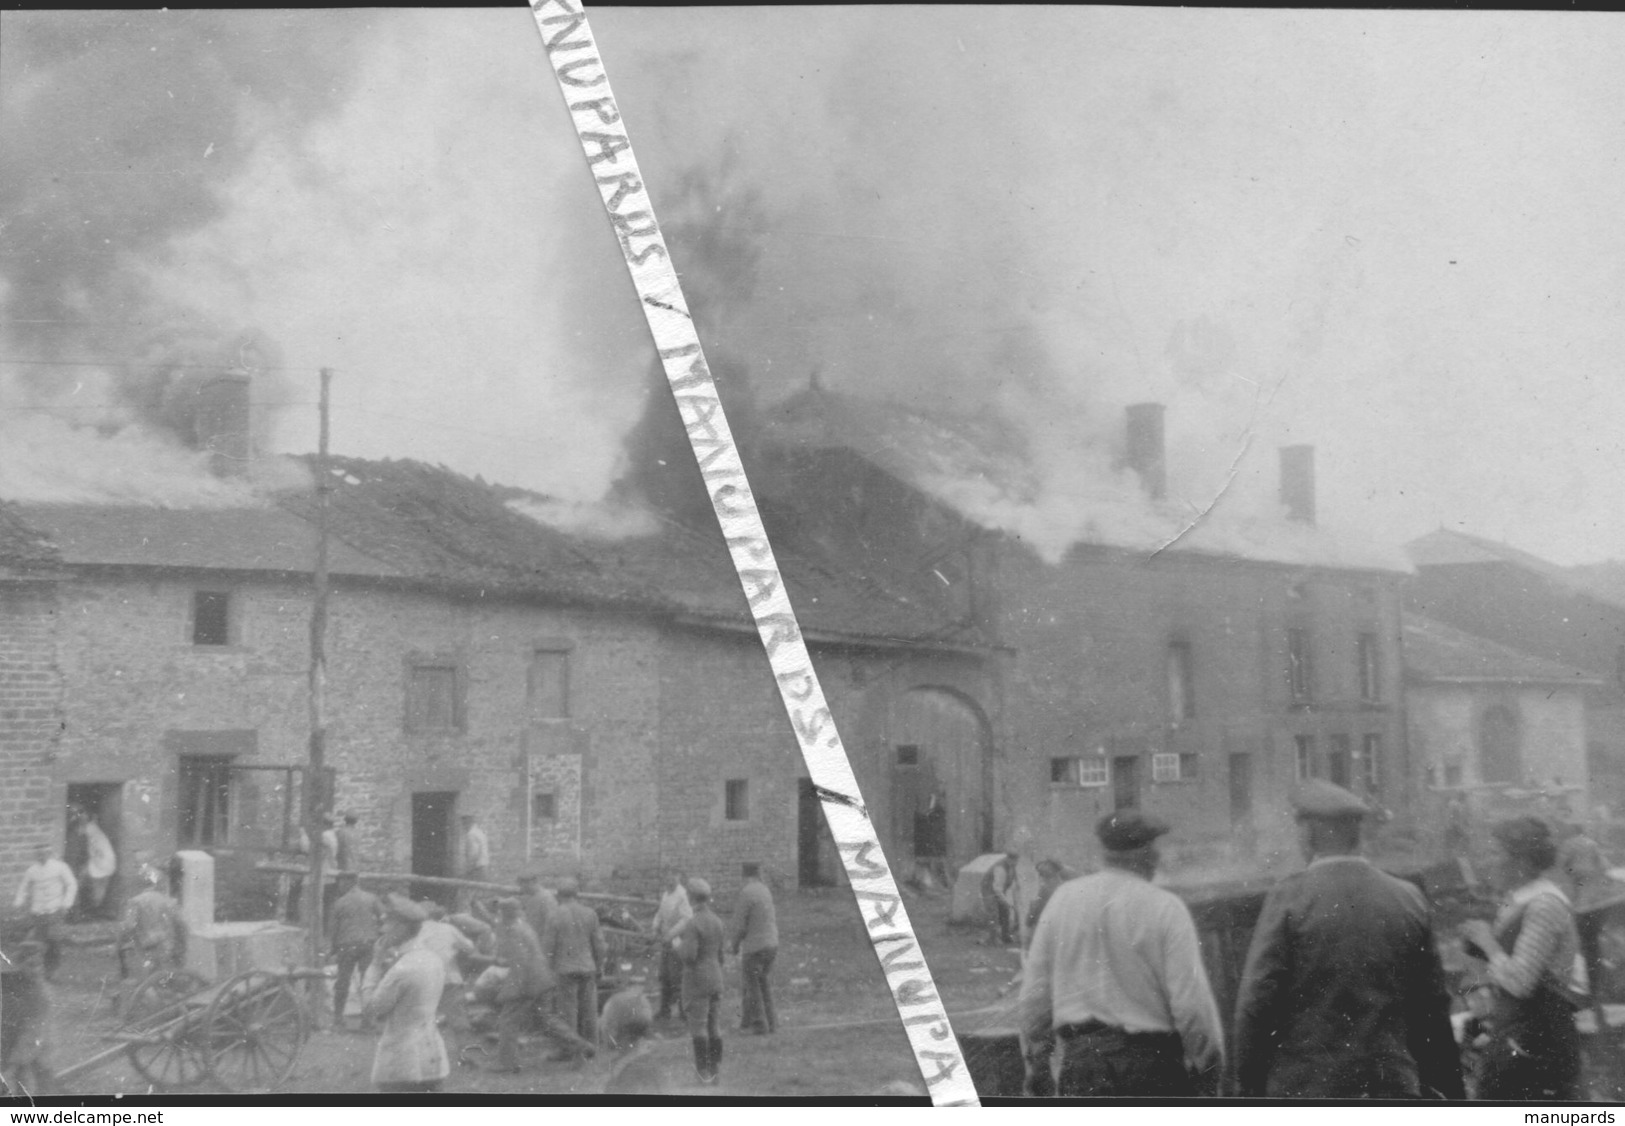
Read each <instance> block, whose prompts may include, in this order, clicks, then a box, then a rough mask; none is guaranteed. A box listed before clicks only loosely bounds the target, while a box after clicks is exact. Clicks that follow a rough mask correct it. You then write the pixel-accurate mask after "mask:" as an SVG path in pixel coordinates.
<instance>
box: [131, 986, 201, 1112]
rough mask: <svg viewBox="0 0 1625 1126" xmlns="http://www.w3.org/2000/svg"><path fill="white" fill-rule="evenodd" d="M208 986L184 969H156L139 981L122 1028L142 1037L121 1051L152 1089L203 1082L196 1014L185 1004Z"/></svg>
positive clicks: (186, 1085)
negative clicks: (191, 1012)
mask: <svg viewBox="0 0 1625 1126" xmlns="http://www.w3.org/2000/svg"><path fill="white" fill-rule="evenodd" d="M206 988H208V982H206V981H204V980H203V979H202V978H201V977H199V976H198V975H197V974H195V973H192V972H190V971H188V970H158V971H156V972H154V973H150V974H148V975H147V976H146V977H144V978H142V979H141V984H140V985H138V986H136V987H135V992H133V993H131V994H130V997H129V999H128V1000H127V1001H126V1002H125V1003H124V1024H123V1026H122V1030H123V1031H124V1032H128V1033H131V1034H134V1035H139V1036H143V1037H145V1038H146V1039H144V1040H142V1041H136V1042H131V1043H130V1044H129V1045H128V1046H126V1047H125V1049H124V1054H125V1055H126V1056H128V1057H129V1060H130V1063H131V1064H132V1065H133V1066H134V1067H135V1069H136V1070H137V1071H139V1072H140V1073H141V1076H142V1078H143V1079H145V1080H146V1081H147V1082H148V1083H151V1084H152V1085H153V1086H154V1087H163V1088H168V1089H174V1088H177V1087H190V1086H193V1085H195V1084H197V1083H201V1082H202V1081H203V1077H204V1076H205V1075H207V1074H208V1066H207V1064H206V1063H205V1061H204V1058H203V1054H202V1053H201V1051H199V1049H198V1045H197V1043H196V1039H195V1031H196V1030H195V1022H196V1017H195V1016H188V1015H187V1014H188V1012H189V1010H190V1008H191V1007H190V1006H188V1005H187V1004H186V1002H187V1000H188V999H189V998H191V997H192V996H194V995H195V994H197V993H199V992H200V991H202V990H204V989H206Z"/></svg>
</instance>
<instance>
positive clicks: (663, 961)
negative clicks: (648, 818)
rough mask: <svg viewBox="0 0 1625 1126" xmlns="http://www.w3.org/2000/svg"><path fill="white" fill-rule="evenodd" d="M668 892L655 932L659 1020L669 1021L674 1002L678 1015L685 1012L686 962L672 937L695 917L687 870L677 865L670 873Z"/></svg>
mask: <svg viewBox="0 0 1625 1126" xmlns="http://www.w3.org/2000/svg"><path fill="white" fill-rule="evenodd" d="M666 881H667V882H666V891H665V893H664V894H663V895H661V897H660V909H659V910H658V911H656V912H655V917H654V924H653V925H654V932H655V935H656V936H657V937H658V938H659V939H660V951H661V953H660V1011H659V1012H658V1013H656V1014H655V1019H656V1020H668V1019H670V1017H671V1009H672V1005H673V1004H675V1005H676V1006H677V1015H678V1016H682V1015H683V962H682V959H680V958H678V956H677V951H675V950H673V949H672V948H671V940H672V939H674V938H676V937H677V933H678V932H679V931H680V930H682V929H683V924H685V923H687V922H688V921H689V920H690V919H692V918H693V917H694V907H693V905H691V904H690V903H689V901H688V889H687V888H686V887H684V886H683V873H682V872H681V871H680V870H678V869H676V868H673V869H671V870H670V871H668V872H667V873H666Z"/></svg>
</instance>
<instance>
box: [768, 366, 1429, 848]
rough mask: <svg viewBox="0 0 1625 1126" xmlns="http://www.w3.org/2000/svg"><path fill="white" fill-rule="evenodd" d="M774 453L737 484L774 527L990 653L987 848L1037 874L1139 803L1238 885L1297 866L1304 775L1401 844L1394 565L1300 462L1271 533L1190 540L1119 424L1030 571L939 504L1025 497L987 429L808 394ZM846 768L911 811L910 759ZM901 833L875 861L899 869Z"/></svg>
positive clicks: (1141, 432) (999, 537)
mask: <svg viewBox="0 0 1625 1126" xmlns="http://www.w3.org/2000/svg"><path fill="white" fill-rule="evenodd" d="M770 434H771V436H772V441H773V443H774V447H773V448H772V450H771V451H768V452H763V453H759V455H758V456H759V461H758V463H757V464H756V465H754V466H752V467H751V468H752V472H753V475H754V478H755V480H756V481H757V482H758V483H757V484H756V486H755V487H756V490H757V492H758V494H765V495H768V496H772V497H776V498H784V497H790V496H795V497H797V498H798V504H799V508H798V509H797V511H796V519H795V521H794V522H793V523H794V526H798V527H802V528H804V529H806V530H807V531H808V533H809V534H812V535H818V536H823V537H825V538H826V539H829V540H835V539H837V538H839V539H841V540H842V541H843V542H846V543H848V544H849V545H850V547H849V549H848V550H849V552H850V554H851V557H852V558H853V559H854V560H862V561H863V562H864V563H865V564H878V563H881V562H884V564H885V565H887V566H888V567H892V568H901V569H903V570H905V571H911V572H913V573H915V574H918V575H923V576H927V577H934V578H935V579H936V580H937V581H938V582H939V583H940V584H941V586H942V587H943V589H944V591H945V593H947V594H948V595H949V596H950V597H952V598H953V599H954V600H955V607H956V611H957V617H958V619H959V620H960V621H961V622H962V623H963V624H964V628H966V629H974V630H976V631H977V632H978V633H979V634H981V635H984V636H986V637H987V638H988V639H989V640H990V641H991V642H992V643H993V644H994V645H995V646H997V648H998V651H999V653H1000V657H999V673H1000V675H999V678H998V686H997V695H996V697H995V698H994V699H992V700H991V701H990V702H988V703H987V704H986V705H977V704H975V702H974V701H966V702H965V703H966V711H967V713H969V715H968V718H967V720H966V723H967V725H970V724H972V723H973V724H974V725H975V726H976V727H977V728H979V730H980V734H979V736H978V738H979V740H980V742H981V743H982V745H983V747H984V748H985V750H984V754H985V773H984V777H985V779H986V786H987V793H988V795H989V813H990V815H991V817H992V826H991V832H990V834H989V835H988V836H987V837H985V838H984V839H985V840H986V841H987V843H989V844H991V845H997V846H999V847H1002V846H1003V845H1004V844H1005V842H1006V841H1007V840H1009V839H1011V838H1012V837H1013V836H1014V835H1016V834H1017V833H1018V832H1020V831H1022V830H1025V831H1026V833H1028V834H1031V836H1032V838H1033V848H1034V851H1035V853H1036V854H1037V855H1046V854H1050V855H1055V856H1057V857H1060V858H1061V859H1064V860H1068V861H1071V862H1074V863H1088V862H1089V861H1090V860H1091V859H1092V857H1093V853H1094V851H1095V847H1096V846H1095V842H1094V838H1093V833H1092V827H1093V825H1094V823H1095V821H1096V820H1097V819H1098V817H1100V816H1101V815H1103V814H1104V813H1106V812H1108V811H1110V810H1112V809H1114V808H1122V807H1125V806H1135V807H1141V808H1145V809H1147V810H1151V811H1154V812H1156V813H1159V814H1162V815H1164V816H1167V817H1168V818H1170V819H1171V820H1172V822H1173V823H1174V824H1175V826H1176V829H1175V832H1174V834H1173V836H1172V837H1170V838H1169V845H1168V848H1167V849H1166V850H1165V851H1168V852H1170V853H1172V854H1173V856H1172V859H1173V860H1174V862H1175V864H1176V866H1178V867H1182V868H1184V869H1185V871H1186V872H1187V873H1189V874H1191V875H1192V876H1193V877H1194V878H1200V876H1201V874H1202V873H1203V872H1204V871H1205V872H1210V873H1212V874H1214V875H1221V874H1224V872H1225V871H1226V870H1227V869H1234V870H1240V871H1251V870H1255V869H1256V867H1257V866H1258V864H1259V863H1260V862H1267V861H1268V860H1270V859H1271V858H1273V857H1277V856H1283V857H1284V856H1285V855H1286V854H1287V853H1288V852H1289V851H1290V850H1292V849H1294V848H1295V844H1294V842H1295V830H1294V828H1293V826H1292V824H1291V821H1290V815H1289V812H1288V800H1289V794H1290V791H1291V790H1292V788H1293V787H1294V786H1295V785H1296V784H1297V782H1298V781H1299V780H1300V779H1302V778H1304V777H1308V776H1318V777H1326V778H1330V779H1332V780H1334V781H1337V782H1339V783H1341V784H1344V785H1347V786H1350V787H1352V788H1354V789H1356V790H1360V791H1363V792H1366V793H1368V794H1370V795H1371V796H1372V798H1373V799H1374V800H1376V801H1378V802H1380V803H1381V804H1383V805H1384V806H1386V807H1389V808H1391V809H1392V810H1393V811H1394V812H1395V813H1396V815H1397V818H1398V820H1397V822H1396V826H1395V831H1396V832H1397V831H1400V830H1403V829H1404V828H1405V827H1406V826H1408V825H1409V818H1410V815H1411V813H1412V810H1411V805H1410V796H1411V788H1410V786H1409V780H1410V778H1411V769H1410V765H1409V763H1408V760H1407V755H1406V746H1405V732H1404V727H1403V722H1402V706H1401V705H1402V700H1401V693H1402V687H1403V682H1402V679H1401V664H1402V654H1401V650H1400V588H1401V584H1402V582H1403V581H1404V579H1405V578H1406V573H1407V571H1408V566H1407V564H1406V562H1405V560H1404V559H1403V557H1402V556H1400V555H1399V554H1398V553H1397V552H1390V551H1386V550H1382V549H1379V548H1373V547H1370V546H1367V545H1359V544H1353V543H1351V542H1349V541H1348V540H1346V539H1341V540H1340V539H1339V538H1338V537H1336V536H1334V535H1333V534H1332V533H1330V532H1329V531H1326V530H1324V529H1321V528H1319V527H1317V526H1316V524H1315V522H1314V511H1313V509H1314V486H1313V461H1312V453H1311V452H1310V451H1309V450H1308V448H1307V447H1291V448H1289V449H1288V450H1286V451H1283V458H1282V466H1283V482H1282V484H1283V494H1282V495H1283V499H1284V501H1285V506H1286V511H1285V512H1284V514H1283V515H1282V516H1280V517H1277V518H1273V519H1269V518H1266V519H1263V520H1255V521H1252V522H1247V521H1236V520H1231V521H1228V522H1226V521H1220V520H1215V521H1213V522H1210V523H1201V522H1198V524H1199V526H1196V527H1193V528H1189V529H1186V525H1187V524H1190V523H1191V522H1190V521H1189V520H1188V519H1186V518H1185V513H1184V510H1182V509H1175V508H1173V507H1172V506H1170V505H1169V504H1168V502H1167V501H1166V500H1165V498H1164V497H1163V495H1162V493H1163V476H1164V458H1165V451H1164V449H1163V437H1162V411H1161V408H1160V407H1157V406H1155V405H1152V404H1147V405H1142V406H1138V407H1131V408H1130V410H1129V425H1128V427H1127V430H1126V432H1125V434H1124V441H1123V442H1122V444H1121V446H1120V451H1119V457H1120V459H1121V461H1122V463H1123V468H1124V470H1125V471H1126V472H1125V473H1123V474H1119V478H1120V479H1123V480H1127V481H1128V482H1129V488H1128V489H1126V490H1125V489H1118V490H1117V491H1116V492H1115V493H1112V494H1110V495H1108V496H1106V497H1105V498H1104V499H1103V500H1101V501H1100V502H1099V508H1100V516H1099V519H1098V520H1096V521H1093V522H1091V524H1090V526H1089V528H1088V530H1087V533H1086V534H1085V535H1083V536H1080V537H1079V542H1076V543H1073V544H1071V545H1070V546H1067V547H1066V548H1065V550H1064V551H1061V552H1058V553H1057V552H1053V551H1052V552H1050V553H1049V557H1048V558H1046V557H1045V556H1044V555H1041V554H1040V552H1039V551H1037V550H1035V549H1034V547H1033V546H1031V544H1030V543H1029V542H1028V540H1027V539H1026V538H1024V537H1023V535H1021V534H1019V532H1017V531H1008V530H991V528H992V527H993V526H994V522H993V521H983V522H981V523H978V522H976V521H972V520H970V519H968V518H966V517H965V516H964V515H961V512H962V511H963V510H964V508H965V507H966V506H965V505H964V504H963V503H950V501H949V499H945V498H954V497H960V498H963V497H964V496H966V495H970V496H972V497H973V498H974V497H975V496H977V495H980V494H985V493H987V492H993V493H996V494H998V495H1001V496H1003V495H1011V496H1018V497H1019V496H1020V495H1021V492H1022V489H1023V488H1024V487H1025V483H1024V481H1023V480H1022V476H1023V473H1024V472H1025V471H1026V468H1027V466H1028V465H1029V464H1030V463H1029V461H1028V459H1027V458H1026V457H1025V455H1024V453H1023V451H1022V450H1021V449H1020V440H1019V438H1017V437H1015V436H1013V435H1011V434H1009V433H1008V432H1004V431H1001V429H1000V428H999V427H998V426H997V424H994V423H991V422H989V421H987V420H967V419H963V418H954V417H949V416H942V415H937V414H934V413H932V412H930V411H928V410H924V409H919V408H913V407H903V406H899V405H889V404H876V403H871V402H867V401H863V400H857V399H853V398H850V397H847V396H843V395H840V394H836V393H831V392H829V391H826V390H823V389H822V388H819V387H818V386H816V384H815V385H814V386H812V387H810V388H808V389H807V390H806V391H804V392H802V393H800V394H798V395H797V396H794V397H793V398H791V399H790V400H788V401H787V402H786V403H784V404H783V405H782V406H781V407H780V408H779V410H778V411H777V413H776V415H775V417H774V418H773V420H772V428H771V431H770ZM1108 468H1109V467H1108ZM784 523H785V525H786V526H789V525H790V524H791V522H790V521H785V522H784ZM1182 529H1185V530H1186V532H1187V533H1188V534H1180V533H1181V530H1182ZM770 530H771V529H770ZM1035 530H1036V531H1038V532H1042V531H1043V530H1044V529H1043V528H1042V527H1036V529H1035ZM865 753H866V756H867V759H868V761H869V762H870V763H871V764H872V766H871V768H872V769H876V770H878V769H881V767H880V764H881V763H884V762H887V760H888V756H890V767H889V769H890V770H891V772H892V774H893V779H894V780H893V782H892V784H891V785H890V786H889V787H885V788H883V789H882V790H881V791H880V793H882V794H890V795H893V797H892V801H893V802H894V803H896V802H898V801H904V802H907V801H909V800H911V798H910V795H911V794H913V793H917V791H912V790H911V789H910V786H909V781H908V775H909V772H910V771H912V770H913V769H914V768H913V767H912V765H911V764H912V763H913V762H915V761H916V760H917V757H918V754H919V752H918V750H917V749H916V748H914V747H912V746H909V745H901V744H900V745H897V746H894V747H884V746H870V747H866V748H865ZM871 800H874V799H871ZM912 800H918V799H917V798H914V799H912ZM897 824H898V822H896V821H894V822H893V825H894V838H893V839H891V840H888V841H887V844H888V847H889V848H892V849H893V850H894V851H895V852H897V853H902V854H905V855H906V852H907V846H908V841H907V840H906V839H903V838H902V836H901V835H899V834H898V833H897V830H896V828H895V826H896V825H897Z"/></svg>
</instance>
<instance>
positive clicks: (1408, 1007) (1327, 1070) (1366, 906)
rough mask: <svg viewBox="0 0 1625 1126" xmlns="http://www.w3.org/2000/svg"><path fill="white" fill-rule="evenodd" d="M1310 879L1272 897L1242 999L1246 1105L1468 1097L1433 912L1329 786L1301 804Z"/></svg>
mask: <svg viewBox="0 0 1625 1126" xmlns="http://www.w3.org/2000/svg"><path fill="white" fill-rule="evenodd" d="M1295 805H1296V808H1297V815H1298V824H1299V827H1300V833H1301V841H1302V846H1303V852H1304V856H1305V858H1306V859H1307V860H1308V861H1309V867H1308V868H1307V869H1306V870H1304V871H1302V872H1299V873H1297V874H1296V875H1293V876H1288V877H1287V878H1286V879H1284V880H1282V881H1281V882H1280V883H1278V884H1276V885H1275V887H1274V888H1273V889H1271V891H1270V893H1269V896H1268V897H1267V898H1266V899H1265V900H1264V909H1263V912H1262V913H1261V914H1260V915H1259V918H1258V925H1257V927H1256V928H1255V929H1254V931H1253V941H1252V947H1251V949H1250V950H1249V951H1248V953H1247V965H1246V969H1245V970H1244V971H1243V974H1242V979H1241V988H1240V992H1239V994H1238V996H1237V999H1236V1036H1235V1053H1236V1081H1237V1084H1238V1087H1239V1093H1240V1094H1241V1095H1243V1096H1250V1097H1257V1096H1260V1095H1263V1096H1270V1097H1276V1098H1294V1099H1302V1098H1311V1099H1314V1098H1319V1099H1326V1098H1331V1099H1339V1098H1343V1099H1346V1098H1417V1097H1419V1096H1421V1097H1429V1098H1445V1099H1460V1098H1463V1097H1465V1094H1464V1091H1463V1087H1462V1081H1461V1061H1460V1058H1459V1056H1458V1054H1457V1050H1456V1043H1455V1038H1454V1036H1453V1034H1452V1032H1451V1028H1450V997H1449V994H1448V992H1447V991H1446V988H1445V979H1444V970H1443V968H1442V967H1441V965H1440V962H1439V954H1438V949H1437V947H1436V946H1435V944H1434V937H1433V923H1432V919H1431V917H1430V915H1429V912H1428V905H1427V901H1426V900H1425V899H1423V898H1422V893H1421V892H1420V891H1419V890H1417V888H1416V887H1415V886H1414V885H1412V884H1409V883H1406V882H1405V881H1404V880H1400V879H1397V878H1396V877H1394V876H1390V875H1388V874H1387V873H1385V872H1379V871H1378V870H1377V869H1376V868H1374V867H1373V866H1372V865H1371V864H1370V862H1368V861H1367V860H1366V859H1365V858H1364V857H1362V856H1361V855H1360V826H1361V822H1362V821H1363V819H1364V818H1365V817H1366V816H1368V815H1369V814H1370V812H1371V811H1370V808H1369V807H1368V806H1367V805H1366V804H1365V803H1364V802H1362V801H1361V800H1360V799H1359V798H1357V797H1356V796H1354V795H1353V794H1351V793H1349V791H1347V790H1345V789H1343V788H1342V787H1341V786H1334V785H1333V784H1332V783H1330V782H1327V781H1324V780H1322V779H1318V778H1317V779H1311V780H1310V781H1308V782H1306V783H1305V784H1304V785H1303V788H1302V789H1301V790H1300V791H1299V793H1298V796H1297V800H1296V802H1295Z"/></svg>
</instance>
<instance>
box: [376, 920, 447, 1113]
mask: <svg viewBox="0 0 1625 1126" xmlns="http://www.w3.org/2000/svg"><path fill="white" fill-rule="evenodd" d="M386 903H387V907H386V915H385V919H384V938H385V940H386V941H387V942H390V943H391V944H393V945H395V946H397V947H398V948H399V949H400V950H401V955H400V957H399V958H396V959H395V964H394V965H392V966H390V967H389V970H388V972H386V973H385V974H384V976H383V977H382V978H381V979H380V980H379V982H378V988H376V989H374V990H373V991H372V995H371V996H369V997H368V998H367V1002H366V1013H367V1018H368V1019H369V1020H370V1021H373V1022H375V1023H379V1024H381V1025H382V1031H381V1033H380V1035H379V1037H378V1049H377V1051H376V1053H375V1054H374V1055H373V1061H372V1081H373V1083H374V1084H375V1085H376V1086H377V1088H378V1089H379V1090H380V1091H396V1092H414V1091H438V1090H440V1085H441V1084H442V1083H444V1082H445V1079H446V1076H447V1075H449V1074H450V1073H451V1063H450V1060H449V1059H448V1058H447V1056H446V1044H445V1041H443V1040H441V1039H440V1032H439V1031H438V1030H437V1029H436V1028H435V1013H436V1011H437V1010H438V1009H439V1006H440V994H441V992H442V990H443V989H444V988H445V984H446V971H445V968H444V966H443V965H442V964H441V960H440V958H439V956H438V955H436V954H435V953H434V952H433V951H431V950H428V949H426V948H424V947H421V946H418V945H416V944H415V941H414V940H415V939H416V938H417V937H418V932H419V930H420V928H421V927H422V926H423V922H424V920H425V919H427V918H428V917H429V915H428V912H426V911H425V910H424V909H423V908H421V907H419V906H418V905H417V904H416V903H413V902H412V901H411V900H410V899H407V898H406V897H405V896H401V895H392V896H390V897H389V898H388V900H387V901H386Z"/></svg>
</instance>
